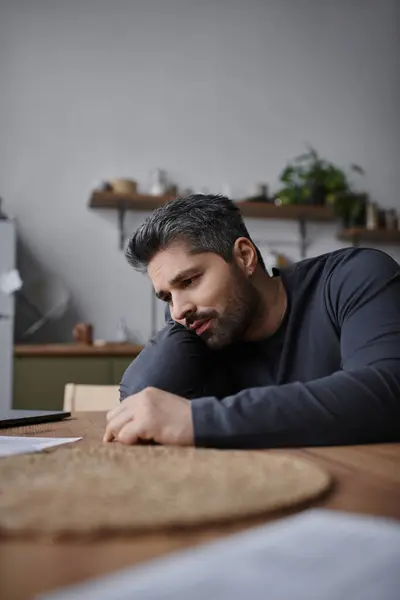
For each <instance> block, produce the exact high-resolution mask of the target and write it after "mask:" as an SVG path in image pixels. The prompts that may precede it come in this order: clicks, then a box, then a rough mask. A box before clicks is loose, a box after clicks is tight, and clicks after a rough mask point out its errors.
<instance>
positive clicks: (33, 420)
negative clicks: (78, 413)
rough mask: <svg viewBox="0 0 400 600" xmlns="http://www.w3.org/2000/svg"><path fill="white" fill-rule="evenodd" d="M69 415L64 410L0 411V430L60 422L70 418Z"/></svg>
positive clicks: (12, 409)
mask: <svg viewBox="0 0 400 600" xmlns="http://www.w3.org/2000/svg"><path fill="white" fill-rule="evenodd" d="M70 416H71V413H70V412H67V411H65V410H19V409H16V408H11V409H8V410H2V409H0V429H2V428H4V427H19V426H21V427H22V426H23V425H36V424H39V423H49V422H51V421H62V419H65V418H66V417H70Z"/></svg>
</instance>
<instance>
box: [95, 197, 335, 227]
mask: <svg viewBox="0 0 400 600" xmlns="http://www.w3.org/2000/svg"><path fill="white" fill-rule="evenodd" d="M171 199H172V197H170V196H151V195H149V194H115V193H113V192H93V194H92V196H91V198H90V202H89V207H90V208H114V209H120V208H123V209H124V210H154V209H155V208H158V207H160V206H163V204H165V203H166V202H168V200H171ZM237 204H238V206H239V208H240V211H241V213H242V214H243V216H245V217H256V218H262V219H285V220H286V219H292V220H298V219H306V220H307V221H331V220H333V218H334V215H333V210H332V208H331V207H330V206H307V205H298V206H295V205H294V206H275V205H274V204H268V203H267V202H265V203H264V202H242V201H238V202H237Z"/></svg>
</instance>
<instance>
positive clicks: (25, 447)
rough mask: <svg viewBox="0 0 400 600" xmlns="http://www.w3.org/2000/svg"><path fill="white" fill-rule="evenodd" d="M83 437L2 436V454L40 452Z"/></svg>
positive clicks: (0, 450)
mask: <svg viewBox="0 0 400 600" xmlns="http://www.w3.org/2000/svg"><path fill="white" fill-rule="evenodd" d="M81 439H82V438H81V437H76V438H48V437H18V436H8V435H1V436H0V456H13V455H14V454H28V453H30V452H40V451H41V450H44V449H45V448H52V447H53V446H60V445H61V444H69V443H70V442H77V441H78V440H81Z"/></svg>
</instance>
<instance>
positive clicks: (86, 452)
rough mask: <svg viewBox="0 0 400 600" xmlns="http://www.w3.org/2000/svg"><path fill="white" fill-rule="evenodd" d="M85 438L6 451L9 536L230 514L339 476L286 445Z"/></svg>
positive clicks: (292, 500) (275, 502)
mask: <svg viewBox="0 0 400 600" xmlns="http://www.w3.org/2000/svg"><path fill="white" fill-rule="evenodd" d="M79 444H80V443H79V442H78V443H77V444H76V445H72V446H65V447H64V448H61V447H60V448H57V449H55V450H51V451H45V452H42V453H39V454H31V455H23V456H14V457H9V458H5V459H1V460H0V488H1V491H0V535H3V536H4V535H24V536H26V535H46V536H51V537H52V538H59V537H64V536H79V535H80V536H87V535H99V534H105V533H118V532H119V533H129V532H135V531H141V530H148V529H152V528H164V527H171V526H185V525H186V526H187V525H198V524H201V523H206V522H208V523H211V522H215V521H226V520H230V519H237V518H243V517H249V516H255V515H260V514H262V513H267V512H270V511H275V510H278V509H284V508H288V507H291V506H293V505H296V504H298V503H303V502H305V501H307V500H311V499H313V498H315V497H316V496H318V495H319V494H321V493H322V492H323V491H325V490H326V489H327V487H328V486H329V483H330V477H329V476H328V475H327V474H326V473H325V472H324V471H323V470H321V469H320V468H319V467H317V466H315V465H314V464H312V463H311V462H308V461H304V460H303V459H300V458H297V457H295V456H291V455H290V454H285V453H283V452H256V451H218V450H206V449H194V448H176V447H163V446H123V445H120V444H117V443H112V444H104V445H103V444H101V443H100V444H99V443H98V442H94V441H91V442H90V443H88V444H87V443H86V444H85V445H82V446H80V445H79Z"/></svg>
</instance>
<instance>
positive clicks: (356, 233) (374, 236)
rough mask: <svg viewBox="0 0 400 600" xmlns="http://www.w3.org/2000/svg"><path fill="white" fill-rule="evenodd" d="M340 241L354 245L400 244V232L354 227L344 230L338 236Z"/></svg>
mask: <svg viewBox="0 0 400 600" xmlns="http://www.w3.org/2000/svg"><path fill="white" fill-rule="evenodd" d="M338 238H339V239H340V240H343V241H346V242H352V243H353V244H358V243H360V242H361V243H363V242H367V243H368V242H369V243H376V244H400V230H396V229H364V228H363V227H352V228H350V229H344V230H343V231H341V232H340V233H339V235H338Z"/></svg>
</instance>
